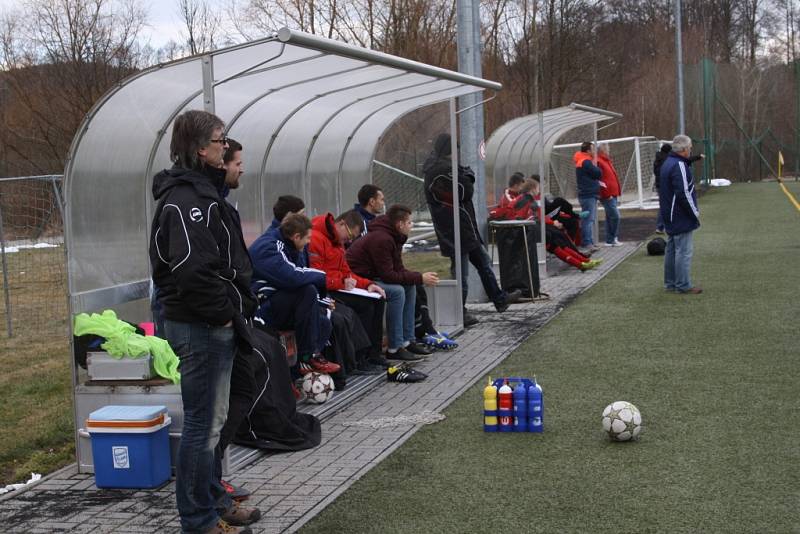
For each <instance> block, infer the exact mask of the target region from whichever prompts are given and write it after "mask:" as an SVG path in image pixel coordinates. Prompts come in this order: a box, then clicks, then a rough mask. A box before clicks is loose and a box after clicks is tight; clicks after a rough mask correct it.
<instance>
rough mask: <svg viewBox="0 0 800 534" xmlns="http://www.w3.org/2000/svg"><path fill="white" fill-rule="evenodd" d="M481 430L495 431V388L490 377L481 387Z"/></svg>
mask: <svg viewBox="0 0 800 534" xmlns="http://www.w3.org/2000/svg"><path fill="white" fill-rule="evenodd" d="M483 431H484V432H497V388H496V387H494V385H492V379H491V378H489V384H488V385H487V386H486V387H485V388H483Z"/></svg>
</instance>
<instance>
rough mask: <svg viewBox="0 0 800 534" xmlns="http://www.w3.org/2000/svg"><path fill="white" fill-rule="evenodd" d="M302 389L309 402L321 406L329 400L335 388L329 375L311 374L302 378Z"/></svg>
mask: <svg viewBox="0 0 800 534" xmlns="http://www.w3.org/2000/svg"><path fill="white" fill-rule="evenodd" d="M302 389H303V394H304V395H305V396H306V399H307V400H308V401H309V402H313V403H314V404H322V403H323V402H325V401H327V400H328V399H330V398H331V396H332V395H333V391H334V389H335V388H334V386H333V378H331V375H327V374H324V373H314V372H311V373H308V374H307V375H306V376H304V377H303V386H302Z"/></svg>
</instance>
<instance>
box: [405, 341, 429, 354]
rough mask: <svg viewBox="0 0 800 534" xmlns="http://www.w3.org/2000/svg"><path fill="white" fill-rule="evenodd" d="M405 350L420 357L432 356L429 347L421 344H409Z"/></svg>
mask: <svg viewBox="0 0 800 534" xmlns="http://www.w3.org/2000/svg"><path fill="white" fill-rule="evenodd" d="M406 350H407V351H408V352H413V353H414V354H419V355H420V356H430V355H431V354H433V351H432V350H431V349H430V348H429V347H426V346H425V345H423V344H422V343H417V342H416V341H412V342H411V343H409V344H408V346H407V347H406Z"/></svg>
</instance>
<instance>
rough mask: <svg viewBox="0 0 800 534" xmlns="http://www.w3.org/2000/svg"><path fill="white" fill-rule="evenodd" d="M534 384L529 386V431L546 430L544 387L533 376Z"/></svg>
mask: <svg viewBox="0 0 800 534" xmlns="http://www.w3.org/2000/svg"><path fill="white" fill-rule="evenodd" d="M532 381H533V384H532V385H531V386H529V387H528V432H542V431H543V430H544V400H543V396H542V388H541V386H540V385H539V384H537V383H536V377H535V376H534V377H533V380H532Z"/></svg>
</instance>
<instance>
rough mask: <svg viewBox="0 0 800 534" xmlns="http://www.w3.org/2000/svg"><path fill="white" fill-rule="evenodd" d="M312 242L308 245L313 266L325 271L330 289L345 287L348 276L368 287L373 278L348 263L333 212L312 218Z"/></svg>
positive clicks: (326, 282) (362, 286)
mask: <svg viewBox="0 0 800 534" xmlns="http://www.w3.org/2000/svg"><path fill="white" fill-rule="evenodd" d="M311 225H312V229H313V231H312V232H311V244H310V245H309V246H308V258H309V261H311V267H313V268H315V269H319V270H320V271H325V284H326V285H327V288H328V290H329V291H338V290H340V289H344V281H345V279H346V278H353V279H354V280H355V281H356V287H357V288H359V289H367V287H369V285H370V284H371V283H372V280H369V279H367V278H364V277H362V276H358V275H357V274H355V273H354V272H353V271H352V270H351V269H350V265H348V264H347V259H346V258H345V250H344V245H343V244H342V243H341V242H340V241H339V234H337V233H336V223H335V222H334V219H333V214H332V213H326V214H324V215H318V216H316V217H314V218H313V219H312V220H311Z"/></svg>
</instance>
